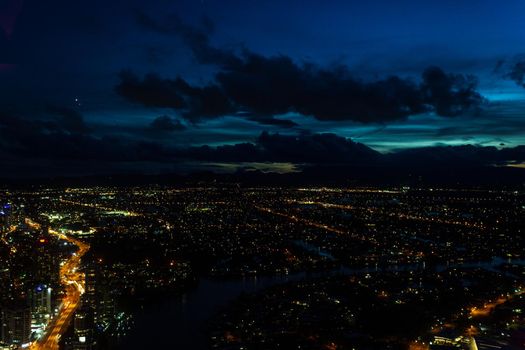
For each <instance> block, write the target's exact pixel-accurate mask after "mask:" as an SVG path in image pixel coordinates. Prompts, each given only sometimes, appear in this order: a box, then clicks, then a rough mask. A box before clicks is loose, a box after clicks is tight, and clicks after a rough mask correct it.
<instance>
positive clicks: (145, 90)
mask: <svg viewBox="0 0 525 350" xmlns="http://www.w3.org/2000/svg"><path fill="white" fill-rule="evenodd" d="M115 89H116V91H117V93H118V94H120V95H121V96H123V97H125V98H127V99H128V100H130V101H133V102H138V103H141V104H143V105H145V106H149V107H167V108H173V109H175V110H177V111H180V113H181V115H182V116H183V117H184V118H185V119H187V120H190V121H197V120H199V119H206V118H213V117H220V116H223V115H226V114H229V113H232V112H233V109H232V106H231V104H230V101H229V99H228V98H227V97H226V96H225V95H224V93H223V91H222V90H221V89H220V88H219V87H218V86H216V85H212V84H211V85H207V86H204V87H194V86H191V85H190V84H188V83H187V82H186V81H185V80H184V79H182V78H176V79H173V80H171V79H163V78H160V77H159V76H158V75H155V74H148V75H146V76H145V77H144V79H140V78H139V77H138V76H137V75H135V74H134V73H132V72H130V71H123V72H122V73H121V74H120V83H119V84H118V85H117V86H116V88H115Z"/></svg>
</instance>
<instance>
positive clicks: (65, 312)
mask: <svg viewBox="0 0 525 350" xmlns="http://www.w3.org/2000/svg"><path fill="white" fill-rule="evenodd" d="M26 223H27V224H28V225H29V226H31V227H34V228H39V227H40V225H39V224H38V223H35V222H33V221H31V220H29V219H26ZM49 234H52V235H55V236H57V237H58V238H60V239H62V240H65V241H68V242H70V243H72V244H74V245H76V246H77V247H78V251H77V252H76V253H74V254H73V256H72V257H71V258H69V259H68V260H67V261H66V262H65V263H64V265H62V267H61V268H60V282H61V283H62V285H63V286H64V287H65V291H66V296H65V297H64V299H63V300H62V303H61V305H60V309H59V312H58V314H57V315H56V316H55V317H54V318H53V320H52V321H51V322H50V324H49V325H48V327H47V328H46V331H45V334H44V336H43V337H42V338H40V339H39V340H38V341H37V342H35V343H33V344H32V345H31V347H30V349H31V350H58V349H59V346H58V344H59V341H60V337H61V336H62V334H64V333H65V331H66V330H67V327H68V325H69V323H70V322H71V319H72V317H73V314H74V313H75V311H76V309H77V308H78V306H79V303H80V296H81V295H82V294H83V293H84V274H83V273H81V272H78V271H77V270H78V268H79V266H80V260H81V258H82V257H83V256H84V254H86V252H87V251H88V250H89V245H88V244H86V243H84V242H82V241H79V240H77V239H75V238H73V237H70V236H66V235H64V234H62V233H60V232H58V231H55V230H53V229H49Z"/></svg>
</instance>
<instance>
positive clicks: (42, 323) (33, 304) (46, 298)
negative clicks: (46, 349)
mask: <svg viewBox="0 0 525 350" xmlns="http://www.w3.org/2000/svg"><path fill="white" fill-rule="evenodd" d="M51 294H52V288H51V287H48V286H47V285H44V284H39V285H38V286H36V288H33V289H32V290H30V291H29V304H30V308H31V330H32V332H34V333H36V335H37V336H38V335H39V334H41V333H42V332H43V331H44V330H45V327H46V326H47V324H48V322H49V320H50V319H51V317H52V316H53V304H52V299H51Z"/></svg>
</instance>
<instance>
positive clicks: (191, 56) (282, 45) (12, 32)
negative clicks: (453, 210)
mask: <svg viewBox="0 0 525 350" xmlns="http://www.w3.org/2000/svg"><path fill="white" fill-rule="evenodd" d="M524 23H525V2H524V1H521V0H507V1H505V2H501V1H495V0H492V1H489V0H478V1H474V0H472V1H457V0H439V1H437V0H436V1H434V0H432V1H408V0H399V1H390V0H382V1H380V0H371V1H366V2H365V1H342V0H341V1H338V0H332V1H326V0H323V1H321V0H319V1H314V0H311V1H310V0H308V1H306V0H297V1H296V0H293V1H292V0H289V1H270V0H267V1H262V0H260V1H258V0H242V1H241V0H239V1H234V0H201V1H197V0H193V1H173V0H172V1H168V0H149V1H139V0H126V1H112V0H104V1H102V0H90V1H83V0H78V1H71V0H69V1H56V0H49V1H42V0H38V1H29V0H26V1H24V0H0V162H2V164H3V165H4V169H9V174H4V176H6V175H13V176H26V177H27V176H35V175H39V176H46V175H53V176H55V175H90V174H105V173H117V172H141V173H158V172H182V173H188V172H192V171H200V170H212V171H217V172H228V171H236V170H239V169H243V170H252V169H258V170H263V171H277V172H290V171H301V170H302V169H303V168H304V167H306V166H311V165H317V164H330V165H332V164H351V165H358V164H372V163H373V164H384V163H391V164H411V163H416V162H419V161H420V160H421V159H426V160H428V161H432V162H435V161H436V158H439V160H440V161H443V160H444V161H445V162H447V164H456V163H465V162H467V163H469V162H470V163H473V164H474V163H475V164H484V165H491V166H493V165H498V166H507V165H512V166H515V167H519V166H523V164H524V161H525V146H520V145H525V25H524ZM429 157H430V158H429ZM429 159H430V160H429Z"/></svg>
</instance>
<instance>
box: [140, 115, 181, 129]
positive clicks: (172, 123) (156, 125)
mask: <svg viewBox="0 0 525 350" xmlns="http://www.w3.org/2000/svg"><path fill="white" fill-rule="evenodd" d="M149 126H150V129H151V130H154V131H159V132H171V131H181V130H185V129H186V127H185V126H184V124H182V123H181V122H180V120H177V119H173V118H171V117H170V116H167V115H162V116H160V117H157V118H155V119H154V120H153V121H152V122H151V124H150V125H149Z"/></svg>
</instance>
